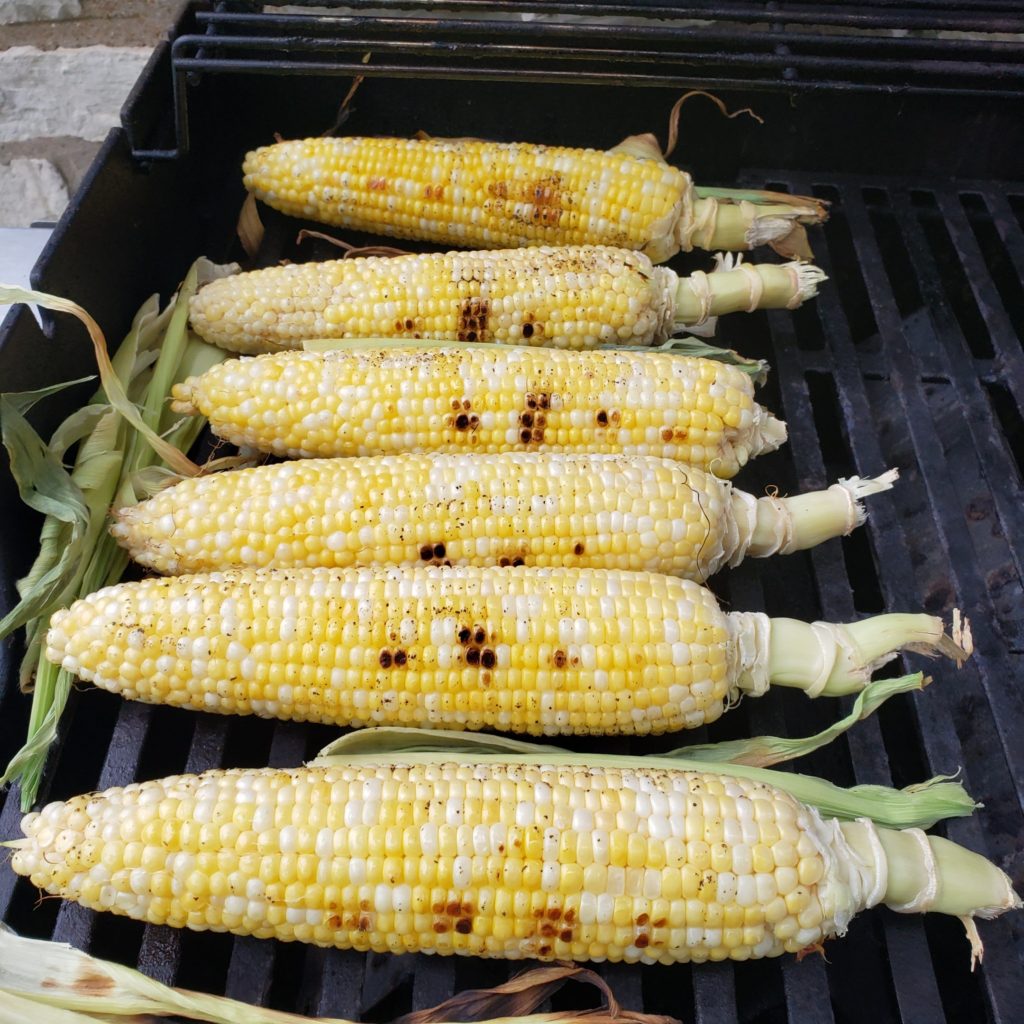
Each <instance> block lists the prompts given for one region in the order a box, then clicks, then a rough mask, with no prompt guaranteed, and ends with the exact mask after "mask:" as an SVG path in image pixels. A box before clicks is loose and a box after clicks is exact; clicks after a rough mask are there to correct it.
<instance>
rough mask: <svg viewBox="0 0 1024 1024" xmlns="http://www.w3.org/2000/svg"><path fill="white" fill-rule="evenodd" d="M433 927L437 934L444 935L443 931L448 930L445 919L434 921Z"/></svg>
mask: <svg viewBox="0 0 1024 1024" xmlns="http://www.w3.org/2000/svg"><path fill="white" fill-rule="evenodd" d="M433 927H434V931H435V932H437V934H438V935H444V933H445V932H446V931H448V924H447V922H446V921H435V922H434V926H433Z"/></svg>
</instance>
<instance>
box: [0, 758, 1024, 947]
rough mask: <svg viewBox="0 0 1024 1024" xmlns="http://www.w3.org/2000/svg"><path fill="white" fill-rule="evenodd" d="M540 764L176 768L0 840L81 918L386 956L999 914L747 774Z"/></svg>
mask: <svg viewBox="0 0 1024 1024" xmlns="http://www.w3.org/2000/svg"><path fill="white" fill-rule="evenodd" d="M544 756H545V755H544V753H541V754H540V755H539V758H540V760H539V763H517V761H516V759H515V758H501V759H495V758H487V757H486V756H480V757H479V758H478V760H477V761H476V762H475V763H473V762H468V761H465V760H463V761H460V760H459V759H458V758H457V757H452V756H451V755H448V757H447V759H446V760H438V759H436V758H435V759H434V760H431V759H426V758H417V757H416V756H415V755H406V754H401V753H399V754H397V755H393V756H392V757H390V758H388V757H384V756H378V757H376V758H374V757H370V756H367V755H364V756H363V757H354V758H350V759H349V761H350V763H348V764H340V765H337V766H333V765H329V764H324V765H317V764H314V765H311V766H307V767H304V768H296V769H293V770H279V769H262V770H256V769H247V770H233V771H212V772H207V773H205V774H203V775H199V776H175V777H172V778H168V779H161V780H157V781H153V782H144V783H141V784H133V785H130V786H126V787H124V788H123V789H110V790H107V791H106V792H103V793H93V794H88V795H85V796H79V797H74V798H73V799H70V800H67V801H65V802H58V803H51V804H49V805H48V806H46V807H44V808H43V810H42V811H41V812H39V813H37V814H30V815H28V816H26V817H25V818H24V820H23V821H22V830H23V832H24V834H25V837H26V838H24V839H21V840H17V841H14V842H12V843H9V844H7V845H10V846H14V847H15V852H14V856H13V859H12V861H11V865H12V867H13V868H14V870H15V871H16V872H18V874H21V875H26V876H28V877H29V879H30V880H31V881H32V883H33V884H34V885H36V886H38V887H39V888H40V889H43V890H45V891H46V892H49V893H52V894H54V895H57V896H61V897H64V898H66V899H73V900H76V901H77V902H79V903H81V904H82V905H84V906H86V907H89V908H91V909H94V910H107V911H112V912H113V913H115V914H122V915H126V916H128V917H131V918H134V919H136V920H140V921H147V922H150V923H153V924H168V925H172V926H175V927H188V928H192V929H196V930H206V929H215V930H218V931H230V932H233V933H235V934H238V935H255V936H258V937H260V938H277V939H281V940H284V941H292V940H299V941H304V942H312V943H316V944H318V945H321V946H337V947H341V948H344V949H350V948H351V949H358V950H374V951H377V952H386V951H390V952H393V953H403V952H416V951H425V952H434V953H460V954H473V955H479V956H488V957H504V958H509V959H520V958H523V957H536V958H539V959H542V960H551V959H562V960H565V959H572V960H605V959H607V960H612V961H619V960H624V961H627V962H635V961H643V962H646V963H654V962H660V963H674V962H678V961H685V960H693V961H704V960H725V959H732V960H748V959H757V958H760V957H766V956H777V955H780V954H782V953H784V952H798V951H801V950H803V949H806V948H808V947H815V946H818V945H819V944H820V943H821V942H822V941H823V940H825V939H828V938H830V937H832V936H834V935H842V934H843V933H844V932H845V931H846V928H847V925H848V924H849V922H850V919H851V918H852V917H853V916H854V915H855V914H856V913H857V912H858V911H860V910H862V909H866V908H868V907H871V906H874V905H876V904H878V903H885V904H887V905H888V906H890V907H892V908H893V909H895V910H899V911H903V912H924V911H927V910H932V911H937V912H940V913H945V914H954V915H957V916H961V917H962V918H964V919H965V923H967V924H968V925H969V930H973V929H974V928H975V926H974V924H973V920H972V918H973V916H975V915H976V916H979V917H995V916H997V915H999V914H1001V913H1003V912H1005V911H1006V910H1010V909H1014V908H1017V907H1019V906H1020V901H1019V899H1018V898H1017V896H1016V894H1015V893H1014V892H1013V889H1012V887H1011V885H1010V881H1009V879H1008V878H1007V877H1006V876H1005V875H1004V874H1003V872H1002V871H1000V870H999V869H998V868H997V867H995V865H993V864H991V863H989V862H988V861H987V860H985V858H984V857H982V856H980V855H979V854H976V853H972V852H970V851H969V850H966V849H964V848H962V847H959V846H956V845H955V844H953V843H951V842H949V841H947V840H944V839H940V838H938V837H935V836H926V835H925V834H924V833H923V832H921V831H920V829H916V828H915V829H908V830H906V831H897V830H893V829H888V828H882V827H878V826H876V825H875V824H874V823H872V822H871V821H870V820H868V819H861V820H858V821H856V822H840V821H839V820H837V819H835V818H828V817H823V816H822V815H821V814H820V813H819V812H818V811H817V810H816V809H814V808H812V807H809V806H807V805H805V804H802V803H801V802H799V801H798V800H796V799H794V798H793V797H792V796H790V795H789V794H788V793H786V792H784V791H783V790H782V789H779V788H777V787H775V786H773V785H770V784H767V783H765V782H763V781H754V780H752V779H749V778H743V777H731V776H729V775H721V774H716V773H714V772H711V771H700V772H697V771H682V770H674V769H666V768H664V767H661V766H659V767H657V768H654V767H646V768H645V767H640V766H638V767H632V766H628V767H625V766H624V767H619V766H600V765H594V764H593V763H592V760H587V759H585V758H582V757H576V758H572V757H571V755H563V757H562V758H561V759H557V760H555V763H553V764H548V763H545V762H544V760H543V757H544ZM547 756H549V757H550V756H551V755H550V754H548V755H547ZM524 760H525V759H524ZM740 774H741V775H742V773H740ZM974 934H975V936H976V930H975V931H974ZM978 945H979V946H980V941H979V943H978Z"/></svg>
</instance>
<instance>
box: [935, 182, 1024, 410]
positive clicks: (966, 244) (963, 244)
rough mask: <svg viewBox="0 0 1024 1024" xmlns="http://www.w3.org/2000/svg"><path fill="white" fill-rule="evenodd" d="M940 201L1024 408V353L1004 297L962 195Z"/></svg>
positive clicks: (1000, 359) (946, 195) (994, 342)
mask: <svg viewBox="0 0 1024 1024" xmlns="http://www.w3.org/2000/svg"><path fill="white" fill-rule="evenodd" d="M938 200H939V210H940V211H941V212H942V215H943V218H944V219H945V221H946V224H947V225H948V227H949V235H950V238H952V240H953V244H954V245H955V246H956V250H957V254H958V256H959V257H960V260H961V263H962V264H963V268H964V272H965V274H966V276H967V280H968V282H969V283H970V286H971V291H972V292H973V293H974V298H975V301H976V302H977V304H978V309H979V311H980V312H981V315H982V318H983V319H984V321H985V326H986V327H987V328H988V334H989V337H990V338H991V339H992V346H993V348H994V349H995V352H996V357H997V360H998V362H999V363H1000V364H1001V367H1002V368H1004V369H1005V370H1006V371H1007V372H1006V383H1007V386H1008V387H1009V388H1010V390H1011V391H1012V392H1013V395H1014V397H1015V398H1016V400H1017V404H1018V406H1019V407H1021V408H1024V350H1022V349H1021V346H1020V341H1019V339H1018V338H1017V336H1016V332H1015V331H1014V329H1013V324H1012V323H1011V322H1010V318H1009V317H1008V316H1007V313H1006V308H1005V306H1004V305H1003V300H1002V297H1001V296H1000V294H999V291H998V289H997V288H996V286H995V282H994V281H993V280H992V277H991V276H990V274H989V272H988V266H987V261H986V259H985V257H984V256H983V255H982V252H981V247H980V246H979V245H978V239H977V238H976V237H975V234H974V232H973V230H972V229H971V225H970V224H969V223H968V220H967V214H966V213H965V211H964V208H963V204H962V203H961V202H960V198H959V196H957V195H954V194H952V193H948V192H942V193H939V195H938Z"/></svg>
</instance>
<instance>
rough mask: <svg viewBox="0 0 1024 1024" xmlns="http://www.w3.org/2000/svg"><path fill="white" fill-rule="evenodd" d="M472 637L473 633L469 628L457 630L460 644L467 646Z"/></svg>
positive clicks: (464, 627)
mask: <svg viewBox="0 0 1024 1024" xmlns="http://www.w3.org/2000/svg"><path fill="white" fill-rule="evenodd" d="M472 635H473V631H472V630H471V629H470V628H469V626H463V627H462V629H460V630H459V643H460V644H468V643H469V638H470V637H471V636H472Z"/></svg>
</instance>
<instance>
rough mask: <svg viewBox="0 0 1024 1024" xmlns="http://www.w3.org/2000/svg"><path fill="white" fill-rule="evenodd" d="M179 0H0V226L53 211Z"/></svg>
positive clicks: (51, 215) (23, 223) (115, 117)
mask: <svg viewBox="0 0 1024 1024" xmlns="http://www.w3.org/2000/svg"><path fill="white" fill-rule="evenodd" d="M182 3H183V0H0V228H12V227H27V226H28V225H30V224H32V223H35V222H39V221H53V220H56V218H57V217H59V216H60V212H61V210H62V209H63V208H64V205H65V203H66V202H67V199H68V196H69V195H70V193H72V192H73V191H74V190H75V189H76V188H77V186H78V183H79V182H80V181H81V179H82V175H83V174H84V173H85V171H86V170H87V169H88V167H89V164H90V163H91V161H92V158H93V156H94V155H95V153H96V150H97V149H98V148H99V144H100V142H101V141H102V139H103V137H104V136H105V135H106V133H107V130H108V129H109V128H110V127H112V126H113V125H115V124H117V123H118V121H119V111H120V107H121V104H122V102H123V101H124V99H125V97H126V96H127V94H128V91H129V90H130V89H131V87H132V85H133V84H134V83H135V80H136V79H137V78H138V75H139V73H140V72H141V70H142V68H143V67H144V66H145V63H146V60H147V59H148V56H149V54H150V52H151V51H152V49H153V47H154V45H155V44H156V43H157V42H158V41H159V40H160V39H161V38H162V37H163V35H164V34H165V33H166V31H167V30H168V29H169V28H170V26H171V25H172V24H173V23H174V20H175V17H176V15H177V12H178V10H179V9H180V7H181V5H182Z"/></svg>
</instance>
